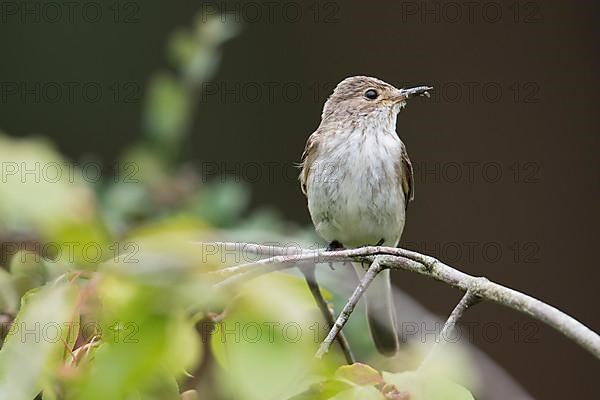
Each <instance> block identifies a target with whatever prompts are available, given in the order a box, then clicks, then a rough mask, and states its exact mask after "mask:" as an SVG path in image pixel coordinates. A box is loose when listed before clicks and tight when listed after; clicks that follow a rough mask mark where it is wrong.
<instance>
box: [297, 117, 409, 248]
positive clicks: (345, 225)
mask: <svg viewBox="0 0 600 400" xmlns="http://www.w3.org/2000/svg"><path fill="white" fill-rule="evenodd" d="M401 146H402V145H401V142H400V139H399V138H398V136H397V135H396V133H395V132H394V131H392V132H389V131H385V130H383V129H381V127H376V126H372V127H370V128H367V129H366V131H365V130H362V131H356V132H353V133H351V134H350V135H348V134H339V135H335V138H332V140H329V141H327V143H323V142H322V143H321V144H320V149H319V151H320V152H323V153H321V155H322V156H321V157H318V159H317V160H315V162H314V163H313V164H312V166H311V170H310V175H309V177H308V181H307V198H308V209H309V211H310V214H311V218H312V220H313V223H314V225H315V228H316V230H317V232H318V233H319V234H320V235H321V237H323V238H324V239H325V240H327V241H328V242H331V241H333V240H337V241H338V242H340V243H342V244H343V245H344V247H347V248H350V247H359V246H363V245H374V244H376V243H378V242H379V241H380V240H381V239H384V244H385V245H391V246H394V245H396V244H397V243H398V241H399V239H400V235H401V234H402V230H403V228H404V221H405V198H404V192H403V190H402V187H401V185H400V183H399V180H398V179H397V177H396V176H397V171H396V170H395V168H396V163H397V162H398V160H400V157H401V149H402V147H401ZM323 155H325V156H323Z"/></svg>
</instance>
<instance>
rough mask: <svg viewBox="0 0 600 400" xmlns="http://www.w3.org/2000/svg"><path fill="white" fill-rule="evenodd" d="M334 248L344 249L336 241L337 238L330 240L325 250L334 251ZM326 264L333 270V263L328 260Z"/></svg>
mask: <svg viewBox="0 0 600 400" xmlns="http://www.w3.org/2000/svg"><path fill="white" fill-rule="evenodd" d="M336 250H344V245H343V244H341V243H340V242H338V241H337V240H334V241H332V242H331V243H329V246H327V248H326V249H325V251H336ZM327 264H329V268H331V270H332V271H335V269H334V268H333V263H332V262H331V261H330V262H328V263H327Z"/></svg>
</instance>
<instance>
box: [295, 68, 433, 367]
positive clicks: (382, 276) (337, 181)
mask: <svg viewBox="0 0 600 400" xmlns="http://www.w3.org/2000/svg"><path fill="white" fill-rule="evenodd" d="M431 90H433V88H432V87H430V86H418V87H413V88H410V89H398V88H396V87H394V86H393V85H391V84H389V83H386V82H384V81H382V80H380V79H377V78H373V77H368V76H352V77H348V78H346V79H344V80H342V81H341V82H340V83H339V84H338V85H337V86H336V87H335V89H334V90H333V93H332V94H331V95H330V96H329V98H328V99H327V100H326V102H325V105H324V106H323V112H322V114H321V122H320V124H319V126H318V128H317V130H316V131H315V132H314V133H312V134H311V135H310V136H309V138H308V140H307V142H306V146H305V149H304V152H303V154H302V161H301V163H300V167H301V172H300V186H301V190H302V192H303V193H304V195H305V196H306V199H307V203H308V210H309V213H310V217H311V220H312V222H313V225H314V227H315V230H316V232H317V233H318V234H319V235H320V236H321V237H322V238H323V239H325V240H326V241H327V242H328V243H329V246H328V248H327V249H328V250H335V249H343V248H347V249H349V248H357V247H362V246H366V245H376V246H398V244H399V241H400V237H401V235H402V232H403V230H404V224H405V221H406V209H407V206H408V203H409V202H410V201H412V200H413V198H414V174H413V167H412V164H411V161H410V158H409V157H408V152H407V150H406V146H405V145H404V143H403V142H402V140H401V139H400V137H399V136H398V134H397V133H396V121H397V116H398V114H399V113H400V111H401V110H402V109H403V108H404V107H405V106H406V103H407V100H408V99H410V98H412V97H414V96H419V95H423V96H427V97H429V91H431ZM353 265H354V269H355V270H356V272H357V274H358V277H359V279H360V278H361V277H362V276H363V275H364V273H365V266H363V265H362V264H361V263H353ZM364 296H365V297H364V299H365V301H366V314H367V322H368V326H369V331H370V333H371V336H372V339H373V341H374V344H375V347H376V349H377V350H378V351H379V353H381V354H383V355H387V356H391V355H394V354H396V353H397V352H398V350H399V348H400V338H399V335H398V327H397V322H396V311H395V308H394V302H393V298H392V286H391V280H390V271H389V270H387V269H386V270H383V271H382V272H380V273H379V274H378V275H377V277H376V278H375V279H374V280H373V282H372V283H371V285H370V286H369V288H368V289H367V291H366V293H365V295H364Z"/></svg>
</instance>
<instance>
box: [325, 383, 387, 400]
mask: <svg viewBox="0 0 600 400" xmlns="http://www.w3.org/2000/svg"><path fill="white" fill-rule="evenodd" d="M330 400H385V398H384V397H383V394H381V392H380V391H379V390H377V389H375V387H373V386H357V387H353V388H352V389H348V390H345V391H343V392H342V393H340V394H338V395H336V396H334V397H331V399H330Z"/></svg>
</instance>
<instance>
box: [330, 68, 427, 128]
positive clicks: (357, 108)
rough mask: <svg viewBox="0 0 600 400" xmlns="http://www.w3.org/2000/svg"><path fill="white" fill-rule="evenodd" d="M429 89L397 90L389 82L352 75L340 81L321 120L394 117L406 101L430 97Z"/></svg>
mask: <svg viewBox="0 0 600 400" xmlns="http://www.w3.org/2000/svg"><path fill="white" fill-rule="evenodd" d="M430 90H433V88H432V87H429V86H418V87H414V88H411V89H398V88H396V87H394V86H392V85H390V84H389V83H386V82H384V81H382V80H379V79H377V78H371V77H368V76H352V77H350V78H346V79H344V80H343V81H341V82H340V83H339V84H338V85H337V86H336V87H335V89H334V91H333V94H332V95H331V96H330V97H329V99H327V102H326V103H325V106H324V107H323V119H325V118H328V117H331V116H337V117H340V118H348V117H349V116H351V115H356V116H361V115H362V116H367V115H370V114H373V113H377V114H379V113H383V114H393V115H395V114H397V113H398V112H399V111H400V109H401V108H402V107H403V106H404V105H406V101H407V100H408V99H409V98H411V97H413V96H419V95H425V96H429V91H430Z"/></svg>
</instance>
